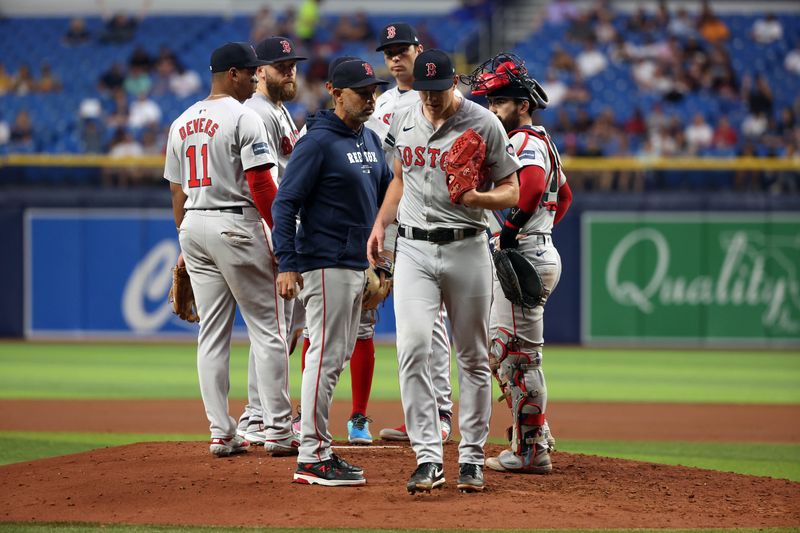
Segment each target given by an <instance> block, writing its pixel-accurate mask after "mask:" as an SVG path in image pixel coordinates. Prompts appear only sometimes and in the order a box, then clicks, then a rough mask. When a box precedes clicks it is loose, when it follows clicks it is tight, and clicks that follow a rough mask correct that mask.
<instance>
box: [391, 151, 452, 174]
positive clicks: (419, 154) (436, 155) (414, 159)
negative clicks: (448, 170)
mask: <svg viewBox="0 0 800 533" xmlns="http://www.w3.org/2000/svg"><path fill="white" fill-rule="evenodd" d="M426 150H427V152H428V153H427V155H429V156H430V162H429V163H427V164H429V165H430V166H431V167H433V168H436V161H437V160H438V161H439V168H442V169H444V160H445V158H446V157H447V153H448V152H449V150H445V151H442V150H441V149H440V148H431V147H428V146H417V147H415V148H413V149H412V148H411V147H410V146H405V147H403V153H402V156H403V164H404V165H405V166H407V167H410V166H411V165H412V164H413V165H414V166H416V167H424V166H425V165H426V161H425V160H426V159H427V158H426V157H425V156H426V154H425V151H426Z"/></svg>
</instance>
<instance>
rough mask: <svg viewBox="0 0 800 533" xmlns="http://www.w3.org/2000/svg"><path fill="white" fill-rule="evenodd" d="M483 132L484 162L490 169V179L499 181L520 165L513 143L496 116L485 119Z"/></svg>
mask: <svg viewBox="0 0 800 533" xmlns="http://www.w3.org/2000/svg"><path fill="white" fill-rule="evenodd" d="M487 113H488V111H487ZM483 133H484V140H485V141H486V163H487V164H488V165H489V167H490V168H491V169H492V181H500V180H502V179H503V178H505V177H506V176H508V175H509V174H511V173H512V172H515V171H517V170H519V169H520V168H521V167H522V164H521V163H520V162H519V159H518V158H517V156H516V154H515V150H514V145H513V144H511V141H510V140H509V139H508V135H506V131H505V130H504V129H503V124H502V123H501V122H500V120H499V119H498V118H497V117H495V116H494V115H491V118H487V119H486V127H485V129H484V131H483Z"/></svg>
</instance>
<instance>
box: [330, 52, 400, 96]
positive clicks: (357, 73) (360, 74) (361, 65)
mask: <svg viewBox="0 0 800 533" xmlns="http://www.w3.org/2000/svg"><path fill="white" fill-rule="evenodd" d="M331 83H332V84H333V87H334V89H358V88H359V87H367V86H369V85H388V84H389V82H388V81H386V80H381V79H378V78H376V77H375V71H374V70H372V65H370V64H369V63H367V62H366V61H362V60H360V59H354V60H351V61H344V62H342V63H341V64H340V65H339V66H337V67H336V68H335V69H334V70H333V77H332V78H331Z"/></svg>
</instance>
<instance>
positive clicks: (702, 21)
mask: <svg viewBox="0 0 800 533" xmlns="http://www.w3.org/2000/svg"><path fill="white" fill-rule="evenodd" d="M697 31H698V32H700V35H702V36H703V39H705V40H706V41H708V42H710V43H719V42H723V41H727V40H728V39H729V38H730V36H731V31H730V30H729V29H728V25H727V24H725V23H724V22H723V21H722V19H721V18H719V17H718V16H717V15H716V14H715V13H714V12H713V11H712V10H711V4H710V3H709V2H708V0H706V1H705V2H703V10H702V11H701V12H700V17H699V18H698V19H697Z"/></svg>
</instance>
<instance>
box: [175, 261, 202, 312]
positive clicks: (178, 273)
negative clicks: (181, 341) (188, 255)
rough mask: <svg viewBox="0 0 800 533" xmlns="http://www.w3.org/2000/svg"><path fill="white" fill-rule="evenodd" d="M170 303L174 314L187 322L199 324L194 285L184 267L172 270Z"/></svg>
mask: <svg viewBox="0 0 800 533" xmlns="http://www.w3.org/2000/svg"><path fill="white" fill-rule="evenodd" d="M169 302H170V303H171V304H172V312H173V313H175V314H176V315H178V316H179V317H181V318H182V319H183V320H186V321H187V322H199V321H200V317H199V316H197V305H196V304H195V302H194V292H193V291H192V283H191V281H190V280H189V273H188V272H187V271H186V267H184V266H176V267H175V268H174V269H173V270H172V287H170V289H169Z"/></svg>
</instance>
